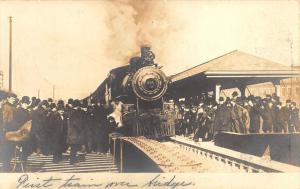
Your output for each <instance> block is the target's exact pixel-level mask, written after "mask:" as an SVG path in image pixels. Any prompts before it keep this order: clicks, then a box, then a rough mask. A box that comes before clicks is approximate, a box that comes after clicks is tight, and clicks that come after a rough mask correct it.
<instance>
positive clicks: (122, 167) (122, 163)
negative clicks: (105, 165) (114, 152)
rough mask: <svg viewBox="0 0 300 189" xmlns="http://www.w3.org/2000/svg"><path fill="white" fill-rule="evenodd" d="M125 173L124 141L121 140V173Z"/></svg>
mask: <svg viewBox="0 0 300 189" xmlns="http://www.w3.org/2000/svg"><path fill="white" fill-rule="evenodd" d="M123 171H124V162H123V140H122V139H121V140H120V172H121V173H123Z"/></svg>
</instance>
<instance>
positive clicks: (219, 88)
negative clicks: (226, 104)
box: [215, 85, 221, 103]
mask: <svg viewBox="0 0 300 189" xmlns="http://www.w3.org/2000/svg"><path fill="white" fill-rule="evenodd" d="M220 92H221V85H216V88H215V101H216V102H217V103H219V98H220Z"/></svg>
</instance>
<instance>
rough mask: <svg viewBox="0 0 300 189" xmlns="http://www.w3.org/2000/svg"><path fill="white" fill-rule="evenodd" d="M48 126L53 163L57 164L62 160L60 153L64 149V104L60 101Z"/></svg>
mask: <svg viewBox="0 0 300 189" xmlns="http://www.w3.org/2000/svg"><path fill="white" fill-rule="evenodd" d="M49 126H50V127H51V135H50V138H51V139H52V140H51V141H52V142H51V146H52V152H53V162H54V163H58V162H60V161H61V160H62V153H63V152H64V151H65V149H66V137H65V134H66V133H65V132H66V120H65V117H64V102H63V101H62V100H60V101H58V103H57V109H56V110H55V111H53V113H52V114H51V115H50V123H49ZM53 139H54V140H53Z"/></svg>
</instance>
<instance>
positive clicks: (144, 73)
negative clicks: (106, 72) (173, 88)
mask: <svg viewBox="0 0 300 189" xmlns="http://www.w3.org/2000/svg"><path fill="white" fill-rule="evenodd" d="M131 86H132V88H133V91H134V93H135V94H136V95H137V96H138V97H139V98H141V99H143V100H147V101H153V100H157V99H159V98H161V97H162V96H163V95H164V94H165V92H166V90H167V86H168V80H167V77H166V76H165V74H164V73H163V72H162V71H161V70H160V69H158V68H156V67H152V66H147V67H143V68H141V69H139V70H138V71H137V72H136V73H135V74H134V76H133V78H132V83H131Z"/></svg>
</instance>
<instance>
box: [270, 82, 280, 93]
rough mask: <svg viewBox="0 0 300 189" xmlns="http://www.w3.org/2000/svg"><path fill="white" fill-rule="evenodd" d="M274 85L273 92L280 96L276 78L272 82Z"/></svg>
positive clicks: (278, 83)
mask: <svg viewBox="0 0 300 189" xmlns="http://www.w3.org/2000/svg"><path fill="white" fill-rule="evenodd" d="M272 83H273V85H274V87H275V94H276V95H277V96H278V97H280V89H281V88H280V80H276V81H273V82H272Z"/></svg>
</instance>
